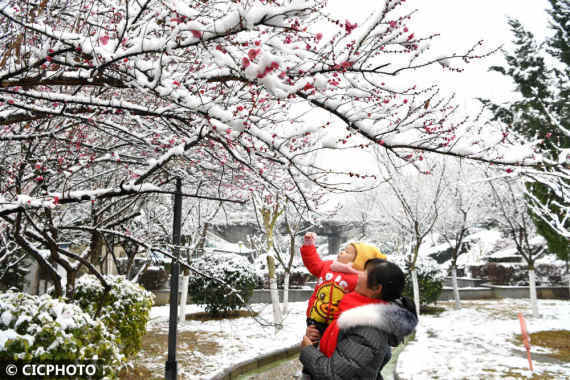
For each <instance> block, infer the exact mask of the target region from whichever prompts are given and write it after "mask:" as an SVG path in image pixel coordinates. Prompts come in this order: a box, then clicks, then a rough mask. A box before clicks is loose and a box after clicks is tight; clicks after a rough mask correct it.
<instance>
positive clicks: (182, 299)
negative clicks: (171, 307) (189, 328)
mask: <svg viewBox="0 0 570 380" xmlns="http://www.w3.org/2000/svg"><path fill="white" fill-rule="evenodd" d="M189 279H190V271H189V270H188V269H185V270H184V274H183V276H182V289H180V292H181V295H180V309H179V314H178V320H179V321H185V320H186V312H185V311H184V308H185V307H186V301H187V299H188V280H189Z"/></svg>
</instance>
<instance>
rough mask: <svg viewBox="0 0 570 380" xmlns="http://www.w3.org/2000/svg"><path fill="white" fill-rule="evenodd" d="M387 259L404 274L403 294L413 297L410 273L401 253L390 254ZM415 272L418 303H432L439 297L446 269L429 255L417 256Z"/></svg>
mask: <svg viewBox="0 0 570 380" xmlns="http://www.w3.org/2000/svg"><path fill="white" fill-rule="evenodd" d="M388 260H390V261H392V262H394V263H396V264H398V266H399V267H400V268H402V270H403V271H404V273H405V274H406V287H405V288H404V295H405V296H406V297H409V298H413V296H414V293H413V289H412V273H411V271H410V269H409V266H408V264H406V262H405V258H404V256H403V255H396V254H395V255H390V256H389V257H388ZM416 273H417V274H418V285H419V288H420V305H421V306H424V305H428V304H430V303H434V302H436V301H437V299H438V298H439V295H440V294H441V291H442V289H443V283H444V281H445V276H446V270H445V268H444V267H442V266H440V265H439V264H438V263H437V261H435V260H434V259H432V258H431V257H429V256H421V255H420V256H418V260H417V261H416Z"/></svg>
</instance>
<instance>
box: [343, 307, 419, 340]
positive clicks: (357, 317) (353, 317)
mask: <svg viewBox="0 0 570 380" xmlns="http://www.w3.org/2000/svg"><path fill="white" fill-rule="evenodd" d="M337 323H338V327H339V329H340V330H345V329H349V328H352V327H357V326H370V327H374V328H377V329H379V330H381V331H383V332H385V333H386V334H388V336H390V337H391V339H390V345H392V346H397V345H398V344H400V343H401V342H402V340H403V339H404V337H405V336H406V335H409V334H410V333H411V332H412V331H414V329H415V328H416V325H417V324H418V317H417V316H416V315H415V314H413V313H412V312H410V311H408V310H406V309H404V308H403V307H400V306H398V305H397V304H394V303H388V304H384V303H380V304H368V305H364V306H358V307H355V308H352V309H350V310H347V311H345V312H344V313H342V314H341V315H340V317H339V318H338V321H337Z"/></svg>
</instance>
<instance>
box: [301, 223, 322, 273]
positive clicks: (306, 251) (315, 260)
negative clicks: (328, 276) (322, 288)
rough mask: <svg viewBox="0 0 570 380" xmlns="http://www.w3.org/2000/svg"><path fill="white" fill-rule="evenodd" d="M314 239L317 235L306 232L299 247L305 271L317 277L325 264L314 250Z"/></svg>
mask: <svg viewBox="0 0 570 380" xmlns="http://www.w3.org/2000/svg"><path fill="white" fill-rule="evenodd" d="M316 239H317V234H316V233H314V232H307V233H306V234H305V236H304V237H303V246H302V247H301V258H302V259H303V264H305V267H307V270H308V271H309V272H311V274H312V275H313V276H316V277H319V276H320V275H321V271H322V269H323V265H324V264H325V262H324V261H323V260H321V257H320V256H319V254H318V253H317V249H316V248H315V240H316Z"/></svg>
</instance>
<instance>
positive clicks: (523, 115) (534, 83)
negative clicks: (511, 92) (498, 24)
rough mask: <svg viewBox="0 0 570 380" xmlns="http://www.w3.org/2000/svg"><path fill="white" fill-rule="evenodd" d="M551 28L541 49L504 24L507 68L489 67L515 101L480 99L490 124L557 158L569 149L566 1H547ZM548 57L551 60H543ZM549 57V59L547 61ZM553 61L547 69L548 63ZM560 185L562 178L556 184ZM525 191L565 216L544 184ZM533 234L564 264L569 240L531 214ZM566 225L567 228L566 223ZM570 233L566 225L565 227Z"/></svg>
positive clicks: (516, 27) (524, 33)
mask: <svg viewBox="0 0 570 380" xmlns="http://www.w3.org/2000/svg"><path fill="white" fill-rule="evenodd" d="M550 3H551V6H552V9H551V10H548V13H549V15H550V16H551V18H552V21H551V28H552V29H553V30H554V31H555V33H554V35H553V36H552V37H551V38H549V39H548V40H547V41H546V43H545V44H539V43H538V42H537V41H536V40H535V38H534V36H533V34H532V33H531V32H529V31H528V30H526V29H525V28H524V27H523V25H521V23H520V22H519V21H518V20H515V19H509V20H508V23H509V25H510V26H511V30H512V32H513V34H514V40H513V43H514V45H515V50H514V52H513V53H512V54H509V53H505V59H506V62H507V67H502V66H492V67H491V68H490V70H491V71H496V72H499V73H501V74H503V75H505V76H508V77H510V78H511V79H512V80H513V81H514V83H515V85H516V87H515V89H516V91H517V92H518V93H519V95H520V99H517V100H515V101H513V102H509V103H507V104H502V105H499V104H494V103H492V102H491V101H490V100H481V101H482V103H483V104H485V105H486V106H487V107H488V108H489V109H490V110H491V111H492V112H493V114H494V119H495V120H500V121H502V122H504V123H507V124H509V125H511V126H512V127H513V128H514V129H515V130H516V131H517V132H519V133H520V134H522V135H524V136H526V137H528V138H531V139H532V138H539V139H543V143H542V144H541V146H540V147H541V149H542V150H543V152H542V153H543V154H545V155H547V156H549V157H550V158H552V159H558V155H559V153H560V148H567V147H569V146H570V136H569V135H568V130H569V126H568V123H569V120H570V118H569V116H570V115H569V105H568V96H569V95H570V94H569V91H570V88H569V81H568V78H569V74H570V72H569V67H570V66H569V62H570V51H569V48H568V25H569V14H570V11H569V10H570V6H569V5H568V3H567V2H565V1H559V0H550ZM547 56H550V57H552V58H553V59H552V60H550V59H549V60H548V63H547V61H546V60H545V57H547ZM550 57H549V58H550ZM551 61H552V62H554V63H553V64H551V63H550V62H551ZM561 180H563V179H561ZM527 190H528V191H529V192H530V193H531V194H532V196H533V197H534V198H535V199H537V200H538V201H539V202H541V203H542V204H546V205H548V207H549V208H550V210H551V211H552V212H553V213H556V214H557V215H561V214H560V213H563V212H564V207H565V206H564V205H567V204H568V200H567V199H564V198H563V194H562V197H561V196H560V194H558V195H557V194H556V193H555V191H554V190H553V189H552V188H551V187H549V186H548V185H546V184H544V183H540V182H531V183H527ZM530 213H531V216H532V219H533V221H534V223H535V224H536V227H537V231H538V233H539V234H540V235H542V236H543V237H544V238H545V239H546V241H547V243H548V248H549V250H550V251H551V252H555V253H556V254H557V255H558V256H559V257H560V258H561V259H568V253H569V246H568V240H567V238H565V237H564V236H561V235H560V234H559V233H558V232H557V231H556V230H554V229H553V228H552V227H551V226H550V225H549V224H548V223H547V222H546V221H545V220H544V219H543V218H541V217H540V216H539V215H536V214H535V213H533V212H532V210H530ZM569 224H570V223H569ZM567 228H570V225H569V226H568V227H567Z"/></svg>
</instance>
